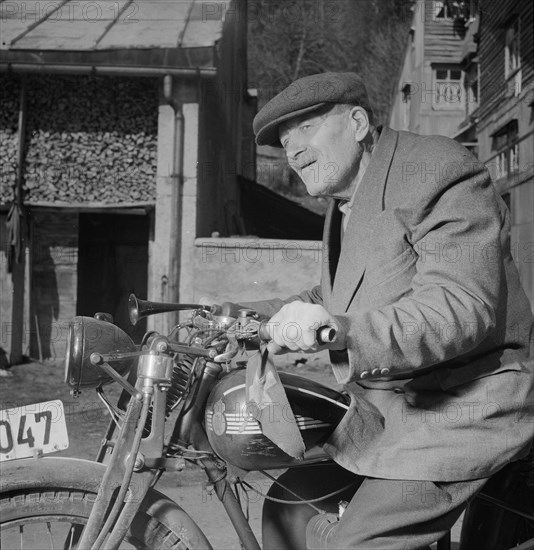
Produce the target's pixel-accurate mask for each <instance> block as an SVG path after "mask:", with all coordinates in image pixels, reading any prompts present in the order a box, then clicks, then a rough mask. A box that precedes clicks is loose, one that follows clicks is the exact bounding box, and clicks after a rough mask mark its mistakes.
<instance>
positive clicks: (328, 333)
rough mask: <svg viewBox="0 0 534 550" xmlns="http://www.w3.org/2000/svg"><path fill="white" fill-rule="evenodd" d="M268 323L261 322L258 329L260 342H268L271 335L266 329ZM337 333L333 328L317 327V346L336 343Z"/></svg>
mask: <svg viewBox="0 0 534 550" xmlns="http://www.w3.org/2000/svg"><path fill="white" fill-rule="evenodd" d="M267 325H268V321H261V322H260V326H259V327H258V336H259V337H260V340H261V341H262V342H270V341H271V334H270V332H269V328H268V326H267ZM336 337H337V331H336V329H335V328H333V327H330V326H328V325H327V326H323V327H319V328H318V329H317V330H316V331H315V339H316V340H317V343H318V344H319V345H323V344H331V343H332V342H335V341H336Z"/></svg>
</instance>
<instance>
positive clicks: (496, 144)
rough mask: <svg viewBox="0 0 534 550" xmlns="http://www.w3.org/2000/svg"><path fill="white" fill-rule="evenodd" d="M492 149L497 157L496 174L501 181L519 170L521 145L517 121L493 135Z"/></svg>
mask: <svg viewBox="0 0 534 550" xmlns="http://www.w3.org/2000/svg"><path fill="white" fill-rule="evenodd" d="M492 149H493V151H495V152H496V153H497V155H496V156H495V166H496V174H495V178H496V179H499V178H502V177H505V176H508V175H509V174H512V173H513V172H517V170H519V143H518V127H517V120H512V121H511V122H509V123H508V124H507V125H506V126H505V127H504V128H502V129H501V130H499V131H498V132H496V133H495V134H493V140H492Z"/></svg>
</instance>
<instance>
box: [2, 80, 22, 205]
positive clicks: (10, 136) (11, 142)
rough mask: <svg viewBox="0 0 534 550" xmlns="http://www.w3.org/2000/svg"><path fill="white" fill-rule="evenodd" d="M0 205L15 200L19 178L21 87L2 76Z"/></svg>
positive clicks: (14, 81) (16, 82) (15, 81)
mask: <svg viewBox="0 0 534 550" xmlns="http://www.w3.org/2000/svg"><path fill="white" fill-rule="evenodd" d="M0 90H1V93H0V96H1V97H2V100H1V106H0V159H1V162H0V204H8V203H10V202H11V201H12V200H13V198H14V194H13V190H14V187H15V181H16V177H17V147H18V136H17V126H18V111H19V85H18V81H17V79H16V78H13V77H10V78H7V77H6V76H5V75H1V76H0Z"/></svg>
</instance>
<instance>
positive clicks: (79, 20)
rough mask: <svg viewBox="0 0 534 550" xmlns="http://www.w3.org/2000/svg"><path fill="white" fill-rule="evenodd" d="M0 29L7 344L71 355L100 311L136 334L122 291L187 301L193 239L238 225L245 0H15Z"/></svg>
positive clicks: (245, 136)
mask: <svg viewBox="0 0 534 550" xmlns="http://www.w3.org/2000/svg"><path fill="white" fill-rule="evenodd" d="M0 36H1V46H0V88H1V89H2V111H1V114H0V144H1V145H0V154H1V158H2V178H1V179H0V232H1V234H0V238H1V247H2V248H1V252H0V259H1V261H2V266H1V267H2V269H0V292H1V298H0V300H1V303H0V306H1V326H2V334H1V336H0V347H1V348H3V350H4V351H5V352H6V353H7V354H8V355H9V358H10V362H11V363H16V362H18V361H20V359H21V356H22V354H23V353H24V354H26V353H28V354H30V355H31V356H33V357H38V356H41V357H42V358H44V359H46V358H48V357H61V356H62V354H63V351H64V344H65V337H66V330H67V325H68V321H69V319H70V318H72V317H73V316H74V315H92V314H93V313H94V312H95V311H99V310H100V311H108V312H110V313H112V314H113V315H115V318H116V322H117V323H118V324H119V325H121V326H123V327H124V328H126V329H127V330H128V331H129V332H130V333H131V334H132V335H133V336H134V337H136V336H138V332H135V331H136V329H134V328H133V327H131V326H129V325H128V323H127V320H126V310H125V307H124V306H125V300H126V298H127V295H128V293H129V292H132V291H133V292H136V293H138V294H139V295H140V296H141V297H148V299H151V300H156V301H178V300H179V299H180V298H182V300H187V301H189V300H190V299H191V297H192V293H193V290H192V289H193V283H194V279H195V274H194V263H195V262H194V254H195V239H196V238H199V237H211V235H212V233H214V232H217V233H218V234H221V235H233V234H239V233H240V231H241V225H242V224H241V221H240V206H239V201H240V195H239V184H238V181H237V177H238V176H242V177H245V178H249V179H252V180H253V179H254V177H255V168H254V167H255V164H254V153H255V151H254V146H253V140H252V139H251V135H250V132H251V120H252V116H253V115H254V112H255V104H254V100H253V99H251V98H249V96H248V95H247V88H246V82H247V81H246V70H245V68H246V2H245V1H244V0H222V1H218V2H216V3H215V2H214V3H210V2H199V1H196V0H165V1H157V0H118V1H117V0H99V2H91V1H83V0H82V1H81V2H80V1H75V0H64V1H61V2H54V3H43V2H39V1H31V0H30V1H28V0H23V1H22V0H10V1H9V2H1V3H0ZM10 209H11V216H12V217H13V215H15V217H16V216H17V215H20V220H21V223H20V224H19V225H20V232H17V231H14V232H13V231H11V233H8V232H7V231H6V227H5V221H6V218H7V216H8V212H9V211H10ZM11 228H12V229H13V225H12V226H11ZM17 247H18V248H19V252H21V253H19V254H18V256H19V258H18V259H19V261H16V256H17V254H16V251H17ZM8 257H11V258H12V259H13V260H14V262H13V263H12V265H10V268H12V269H11V270H10V271H11V272H10V273H8V270H7V269H6V266H7V263H8V262H7V258H8ZM174 320H175V319H173V318H172V316H167V317H165V318H154V319H153V320H152V319H151V321H150V323H151V326H152V328H156V329H159V330H166V329H167V328H168V326H169V324H170V323H173V322H174ZM143 328H145V327H141V328H140V329H137V330H142V329H143Z"/></svg>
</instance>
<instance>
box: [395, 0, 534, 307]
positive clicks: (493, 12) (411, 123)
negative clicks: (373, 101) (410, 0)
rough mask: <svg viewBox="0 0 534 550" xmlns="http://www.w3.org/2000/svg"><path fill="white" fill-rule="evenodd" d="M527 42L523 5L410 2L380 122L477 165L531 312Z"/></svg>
mask: <svg viewBox="0 0 534 550" xmlns="http://www.w3.org/2000/svg"><path fill="white" fill-rule="evenodd" d="M533 43H534V38H533V8H532V3H531V2H529V1H528V0H519V1H514V0H504V1H498V0H485V1H483V2H478V1H473V0H472V1H465V2H452V1H433V0H432V1H431V0H424V1H419V2H417V3H416V8H415V10H414V18H413V25H412V28H411V30H410V36H409V43H408V46H407V50H406V55H405V58H404V63H403V66H402V68H401V71H400V77H399V82H398V87H397V91H396V94H395V96H394V98H393V101H392V112H391V118H390V124H391V126H392V127H394V128H396V129H401V130H409V131H414V132H417V133H420V134H423V135H431V134H441V135H446V136H448V137H451V138H453V139H456V140H457V141H459V142H460V143H462V144H463V145H465V146H466V147H467V148H468V149H470V150H471V151H472V152H473V153H474V154H475V155H476V156H477V157H478V158H479V159H480V160H481V161H482V162H484V164H485V165H486V166H487V168H488V170H489V172H490V175H491V177H492V180H493V183H494V185H495V187H496V189H497V191H498V192H499V193H500V194H501V196H502V197H503V199H504V200H505V202H506V203H507V205H508V206H509V209H510V211H511V219H512V229H511V235H510V237H511V240H512V253H513V256H514V260H515V262H516V264H517V266H518V269H519V273H520V277H521V281H522V284H523V286H524V288H525V291H526V292H527V295H528V297H529V299H530V302H531V305H533V307H534V114H533V109H534V95H533V94H534V67H533V65H534V54H533Z"/></svg>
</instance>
